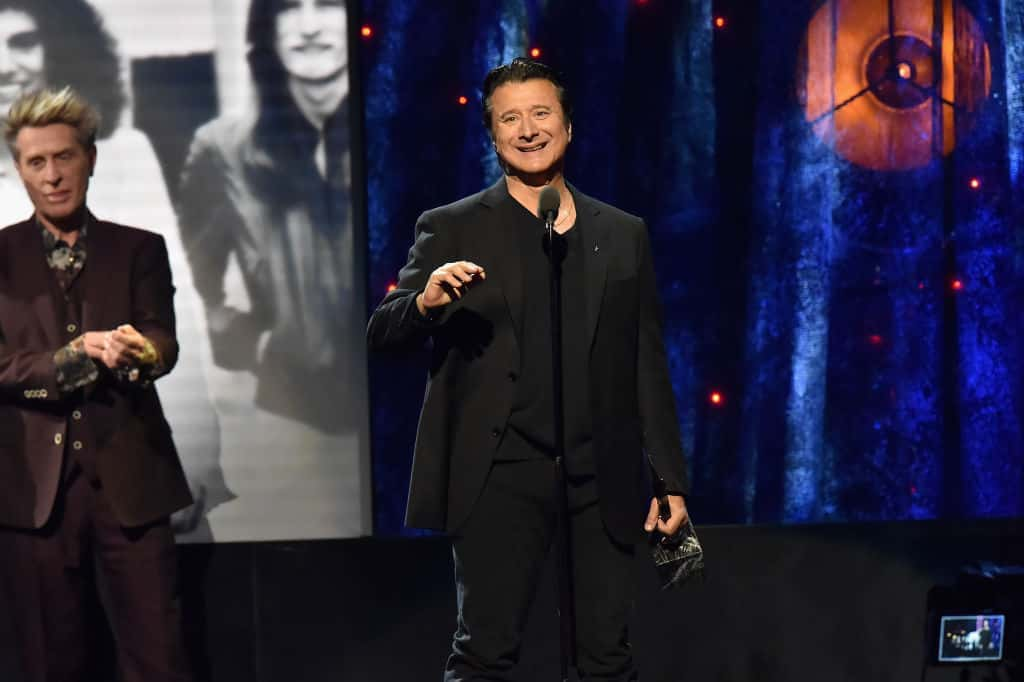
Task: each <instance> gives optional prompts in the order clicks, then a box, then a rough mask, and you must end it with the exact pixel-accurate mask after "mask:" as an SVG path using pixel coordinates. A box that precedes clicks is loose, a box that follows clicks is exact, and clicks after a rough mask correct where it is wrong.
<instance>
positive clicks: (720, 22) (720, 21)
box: [715, 17, 725, 28]
mask: <svg viewBox="0 0 1024 682" xmlns="http://www.w3.org/2000/svg"><path fill="white" fill-rule="evenodd" d="M715 28H725V17H715Z"/></svg>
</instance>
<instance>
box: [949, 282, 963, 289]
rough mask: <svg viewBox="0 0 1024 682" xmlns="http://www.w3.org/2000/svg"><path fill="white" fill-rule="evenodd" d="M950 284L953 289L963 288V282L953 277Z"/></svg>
mask: <svg viewBox="0 0 1024 682" xmlns="http://www.w3.org/2000/svg"><path fill="white" fill-rule="evenodd" d="M950 286H951V287H952V288H953V291H960V290H961V289H963V288H964V283H963V281H962V280H959V279H954V280H953V283H952V284H950Z"/></svg>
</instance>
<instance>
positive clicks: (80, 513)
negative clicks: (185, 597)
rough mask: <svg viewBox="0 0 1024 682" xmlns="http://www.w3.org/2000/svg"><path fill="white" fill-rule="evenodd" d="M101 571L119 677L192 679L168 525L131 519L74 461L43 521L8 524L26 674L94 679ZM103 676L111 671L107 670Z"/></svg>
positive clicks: (1, 569) (7, 576) (7, 562)
mask: <svg viewBox="0 0 1024 682" xmlns="http://www.w3.org/2000/svg"><path fill="white" fill-rule="evenodd" d="M94 567H95V568H98V569H99V571H100V572H101V574H100V576H99V580H101V581H102V586H103V589H102V590H101V591H102V594H103V597H105V599H104V600H103V601H104V602H105V606H106V611H107V617H108V620H109V622H110V625H111V629H112V630H113V633H114V638H115V640H116V642H117V667H118V679H119V680H120V681H121V682H190V680H192V674H191V672H190V671H189V664H188V661H187V658H186V654H185V650H184V646H183V642H182V631H181V612H180V608H179V598H178V594H179V593H178V583H177V558H176V549H175V545H174V535H173V534H172V532H171V529H170V524H169V523H168V522H167V520H166V519H164V520H163V521H161V522H158V523H154V524H151V525H149V526H144V527H141V528H124V527H122V526H121V525H120V524H119V523H118V522H117V519H116V518H115V516H114V513H113V510H112V509H111V508H110V504H109V503H108V502H107V500H106V497H105V496H104V493H103V489H102V487H101V486H100V485H99V484H98V483H97V482H95V481H90V480H89V478H88V477H87V476H86V475H85V474H84V473H83V471H82V469H81V468H79V466H78V465H77V464H73V465H72V466H71V467H70V470H69V472H68V473H67V474H66V476H65V480H64V482H63V483H62V486H61V490H60V492H59V493H58V497H57V505H56V507H55V509H54V513H53V516H52V518H51V519H50V521H49V522H48V523H47V525H46V526H44V527H43V528H42V529H40V530H34V531H24V530H11V529H0V588H2V589H4V590H5V591H6V592H7V601H8V603H9V604H10V606H11V613H10V614H5V615H6V616H9V617H11V618H12V620H13V625H14V629H15V632H16V637H17V644H18V651H19V653H20V658H21V663H22V667H23V674H24V680H25V682H91V680H92V679H95V678H94V677H92V675H93V674H95V672H94V671H93V670H92V668H93V661H91V660H90V657H91V655H92V654H93V652H92V651H91V646H90V645H91V644H92V643H94V642H95V638H94V637H93V636H92V633H91V630H92V629H93V628H92V625H91V624H90V622H89V614H90V608H89V606H90V605H94V604H95V603H96V600H95V596H94V595H95V594H96V585H94V576H95V570H94ZM102 674H103V677H104V678H106V677H107V676H108V675H109V671H103V672H102Z"/></svg>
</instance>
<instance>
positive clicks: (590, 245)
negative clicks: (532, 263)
mask: <svg viewBox="0 0 1024 682" xmlns="http://www.w3.org/2000/svg"><path fill="white" fill-rule="evenodd" d="M569 189H570V190H571V191H572V196H573V200H574V201H575V202H576V215H577V218H576V220H578V221H580V227H582V228H583V277H584V284H585V285H586V307H587V309H586V314H587V336H586V338H587V348H590V347H591V346H592V345H593V343H594V334H595V333H596V332H597V323H598V320H599V319H600V317H601V301H602V300H603V299H604V286H605V279H606V277H607V275H608V254H607V253H603V252H602V250H605V251H606V250H607V249H608V247H609V243H610V241H609V238H608V237H609V235H608V230H609V225H608V221H607V220H605V217H604V216H603V215H602V214H601V209H600V207H599V206H598V205H597V203H596V202H594V201H593V200H592V199H591V198H590V197H588V196H587V195H585V194H583V193H581V192H578V191H577V190H576V188H574V187H572V186H571V185H570V187H569Z"/></svg>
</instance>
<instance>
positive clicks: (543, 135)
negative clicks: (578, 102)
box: [490, 78, 572, 184]
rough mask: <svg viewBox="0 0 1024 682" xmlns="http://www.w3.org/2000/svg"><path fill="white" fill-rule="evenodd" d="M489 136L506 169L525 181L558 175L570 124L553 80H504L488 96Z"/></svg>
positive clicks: (533, 182) (538, 180)
mask: <svg viewBox="0 0 1024 682" xmlns="http://www.w3.org/2000/svg"><path fill="white" fill-rule="evenodd" d="M490 105H491V112H492V113H491V136H492V138H493V139H494V148H495V151H497V153H498V156H499V157H500V158H501V160H502V162H503V163H504V165H505V170H506V173H508V174H509V175H515V176H518V177H520V178H521V179H523V180H525V181H527V182H528V184H543V183H544V182H548V181H550V180H551V179H552V178H553V177H555V176H557V175H561V173H562V165H563V163H564V161H565V150H566V148H567V147H568V146H569V141H570V140H571V139H572V127H571V126H567V125H566V121H565V113H564V112H563V111H562V105H561V103H560V102H559V100H558V91H557V89H556V88H555V85H554V83H552V82H551V81H549V80H545V79H543V78H533V79H530V80H526V81H523V82H521V83H516V82H512V83H505V84H503V85H499V86H498V87H497V88H495V90H494V92H493V94H492V95H491V99H490Z"/></svg>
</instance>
